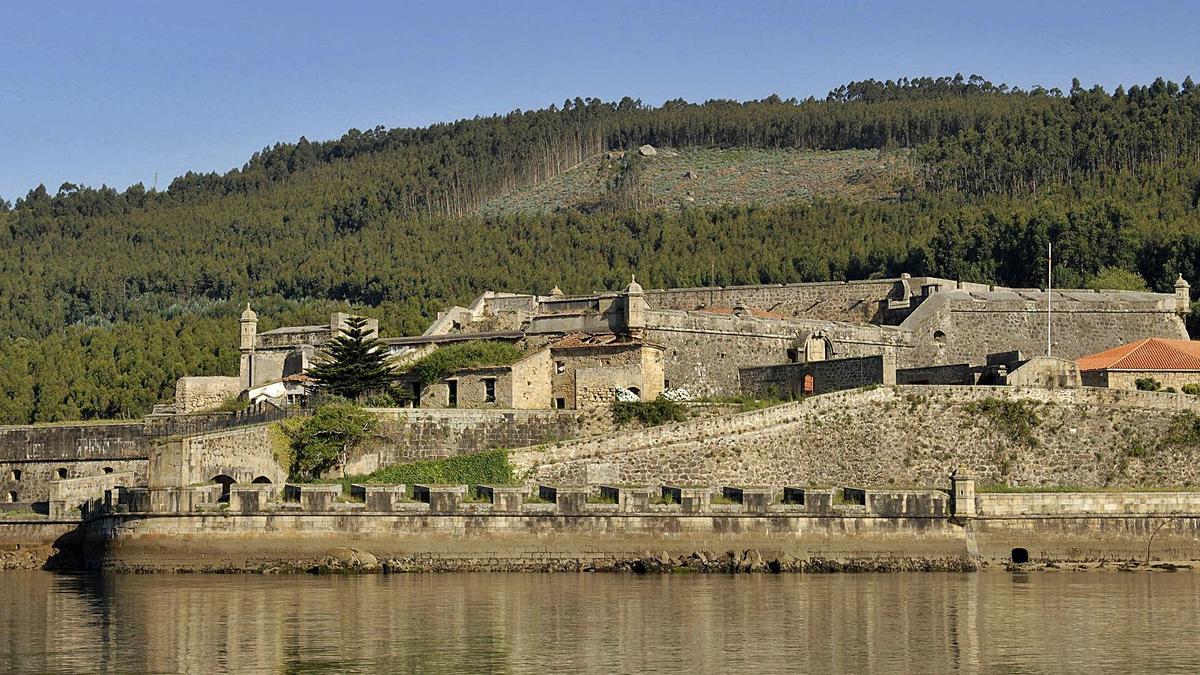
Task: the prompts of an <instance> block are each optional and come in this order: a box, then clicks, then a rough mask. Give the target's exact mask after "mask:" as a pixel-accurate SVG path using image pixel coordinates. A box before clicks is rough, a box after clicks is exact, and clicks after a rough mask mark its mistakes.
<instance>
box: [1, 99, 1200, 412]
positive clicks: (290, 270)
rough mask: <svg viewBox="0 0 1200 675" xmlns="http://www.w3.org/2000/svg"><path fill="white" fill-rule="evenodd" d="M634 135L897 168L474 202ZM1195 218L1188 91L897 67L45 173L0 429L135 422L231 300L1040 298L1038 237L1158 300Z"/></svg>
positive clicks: (8, 349) (626, 144) (11, 279)
mask: <svg viewBox="0 0 1200 675" xmlns="http://www.w3.org/2000/svg"><path fill="white" fill-rule="evenodd" d="M644 143H649V144H652V145H655V146H659V147H666V148H675V149H678V150H680V151H687V150H688V149H694V150H696V151H698V152H700V151H701V149H726V150H728V149H735V148H741V149H754V150H755V151H756V152H758V151H763V152H774V151H780V152H783V151H789V152H792V151H810V150H811V151H826V150H839V151H840V150H858V151H873V152H874V153H876V154H875V155H874V156H875V157H888V156H902V157H904V158H905V159H904V161H905V162H906V163H908V164H909V166H910V170H906V171H904V172H900V173H897V174H896V176H894V177H893V178H894V179H895V180H892V181H891V182H890V183H889V186H890V187H889V189H888V190H886V191H885V192H886V194H884V192H879V193H878V194H872V195H861V194H857V195H850V196H848V195H847V194H844V193H843V191H839V190H832V191H830V192H829V193H827V194H809V195H795V196H797V197H798V198H797V199H796V200H795V201H788V200H786V199H782V200H780V199H771V200H763V199H758V198H756V199H746V200H742V201H739V202H737V203H730V204H723V203H715V202H714V201H712V200H708V199H706V200H700V199H697V200H696V201H697V202H698V203H696V204H692V203H690V202H688V203H678V200H676V203H672V204H671V205H670V206H667V207H664V205H663V202H661V201H654V200H646V199H644V198H643V197H644V195H646V194H647V193H648V191H649V190H650V187H648V186H650V185H651V183H648V182H647V181H648V180H649V179H648V178H647V177H648V176H653V172H654V167H653V166H651V165H649V164H647V161H649V162H652V161H654V158H646V160H647V161H642V160H641V159H639V158H638V157H637V155H636V153H626V155H625V158H623V159H621V160H620V161H619V162H618V164H617V165H616V166H607V167H606V168H603V169H601V168H597V171H603V172H604V173H602V174H600V175H598V176H597V179H596V181H597V184H598V185H599V186H601V189H600V191H599V193H598V198H597V199H595V200H593V201H591V202H590V203H587V204H578V205H576V207H568V208H557V209H555V210H553V211H548V212H545V213H538V212H537V209H536V208H534V209H530V208H528V204H525V205H524V206H522V208H520V209H500V210H493V211H489V209H487V208H485V205H487V204H489V203H491V204H495V203H497V202H496V201H495V200H502V199H506V198H509V197H506V196H511V195H517V194H537V192H536V190H537V187H538V186H542V185H546V184H548V182H549V181H552V180H554V179H556V178H558V177H559V176H561V175H562V174H563V173H564V172H566V171H568V170H569V169H571V168H572V167H578V166H580V165H581V163H583V162H585V161H591V159H593V158H596V157H600V156H604V155H605V153H608V152H609V151H619V150H632V149H635V148H637V147H638V146H639V145H641V144H644ZM889 180H891V178H889ZM876 196H878V197H885V198H883V199H877V198H875V197H876ZM730 201H733V200H730ZM755 202H759V203H757V204H756V203H755ZM535 206H536V204H535ZM561 206H562V205H561V204H546V205H545V207H546V208H547V209H550V208H553V207H561ZM1198 208H1200V91H1197V88H1196V87H1195V86H1193V84H1192V82H1191V80H1190V79H1188V80H1185V81H1184V83H1183V84H1182V85H1177V84H1174V83H1171V82H1164V81H1162V80H1157V81H1155V82H1154V83H1152V84H1150V85H1148V86H1137V87H1131V88H1130V89H1129V90H1122V89H1118V90H1116V91H1113V92H1106V91H1104V90H1102V89H1100V88H1092V89H1083V88H1081V87H1079V86H1078V85H1076V86H1074V87H1073V88H1072V89H1071V90H1070V91H1068V92H1060V91H1057V90H1049V91H1047V90H1043V89H1040V88H1035V89H1033V90H1030V91H1023V90H1016V89H1009V88H1007V87H1004V86H1003V85H1000V86H996V85H992V84H991V83H989V82H987V81H985V80H983V79H982V78H978V77H972V78H969V79H968V78H961V77H955V78H938V79H931V78H920V79H916V80H901V81H899V82H877V81H866V82H856V83H851V84H849V85H846V86H844V87H840V88H839V89H837V90H835V91H833V92H830V94H829V96H828V97H826V99H824V100H812V99H809V100H804V101H797V100H794V99H789V100H782V99H780V98H778V97H774V96H773V97H770V98H768V99H765V100H762V101H751V102H744V103H742V102H735V101H710V102H707V103H703V104H691V103H686V102H684V101H669V102H667V103H665V104H663V105H662V106H658V107H650V106H645V105H642V104H641V103H639V102H637V101H633V100H630V99H624V100H622V101H620V102H616V103H607V102H603V101H599V100H595V99H573V100H569V101H566V102H564V103H563V105H562V106H552V107H550V108H547V109H544V110H538V111H531V112H523V111H515V112H513V113H509V114H507V115H503V116H493V117H487V118H476V119H472V120H462V121H459V122H454V123H450V124H442V125H435V126H433V127H429V128H424V129H393V130H386V129H382V128H377V129H374V130H370V131H367V132H359V131H355V130H352V131H350V132H349V133H347V134H346V135H344V136H343V137H342V138H340V139H338V140H335V141H327V142H309V141H307V140H305V139H301V140H300V141H299V142H298V143H294V144H278V145H275V146H273V147H271V148H267V149H265V150H263V151H262V152H260V153H258V154H256V155H255V156H254V157H252V158H251V159H250V161H248V162H247V163H246V165H245V166H243V167H242V168H239V169H236V170H233V171H230V172H229V173H227V174H224V175H217V174H187V175H184V176H181V177H179V178H177V179H175V180H174V181H173V182H172V183H171V185H170V187H169V188H168V189H167V190H166V191H164V192H154V191H147V190H145V189H144V188H143V187H142V186H140V185H137V186H134V187H131V188H129V189H128V190H126V191H124V192H117V191H115V190H112V189H109V188H99V189H92V188H86V187H79V186H75V185H71V184H64V185H63V186H61V187H60V188H58V189H57V190H56V191H54V192H51V191H48V190H47V189H45V188H44V187H38V188H36V189H34V190H31V191H30V192H29V193H28V194H27V195H26V196H24V197H22V198H20V199H17V200H16V203H15V204H11V205H10V204H7V203H0V239H3V240H4V241H3V246H0V370H3V371H4V373H3V375H4V376H3V377H0V421H2V422H13V423H15V422H25V421H31V420H36V421H49V420H58V419H67V418H75V417H84V418H91V417H113V416H133V415H138V414H141V413H143V412H145V411H146V410H148V408H149V406H150V404H152V403H153V402H154V401H156V400H160V399H161V398H165V397H168V396H169V395H170V391H171V387H172V386H173V383H174V379H175V378H176V377H178V376H179V375H181V374H184V373H191V374H216V373H229V372H232V371H233V370H234V369H235V368H236V358H234V349H233V348H234V346H235V341H236V321H235V319H236V314H237V305H238V303H241V302H245V301H246V300H252V301H253V302H254V303H255V306H256V309H258V310H259V314H260V316H262V317H263V318H264V324H266V325H267V327H270V326H271V325H277V324H279V323H290V322H291V321H294V320H301V319H304V320H309V319H311V320H323V317H322V315H323V314H326V313H327V312H328V311H329V309H331V308H332V307H334V306H341V307H344V306H346V304H350V305H353V306H355V307H361V308H374V309H373V311H372V313H373V314H376V315H378V316H380V318H381V319H382V322H383V324H384V327H385V329H386V330H387V331H389V332H391V333H397V332H414V331H419V330H420V329H422V328H423V327H424V324H425V322H426V321H427V320H428V318H429V317H431V316H432V315H433V313H434V312H436V310H437V309H438V308H440V307H441V306H443V305H444V304H446V303H449V302H465V301H468V300H469V299H471V298H472V297H474V296H475V295H477V294H478V293H479V292H480V291H482V290H485V289H497V290H513V291H531V290H542V291H545V290H547V289H549V288H551V287H552V286H554V285H555V284H558V285H560V286H561V287H562V288H563V289H564V290H566V291H567V292H573V291H584V290H591V289H596V288H616V287H618V286H619V285H620V284H622V283H623V282H624V281H626V280H627V279H628V274H629V273H630V272H633V271H636V272H637V274H638V275H639V277H641V278H643V279H646V280H647V282H648V283H649V284H651V285H655V286H673V285H685V286H686V285H698V284H705V283H710V282H715V283H720V284H726V283H760V282H791V281H810V280H824V279H843V278H862V277H867V276H871V275H894V274H898V273H900V272H901V271H909V272H912V273H914V274H935V275H941V276H948V277H952V278H953V277H961V278H964V279H971V280H977V281H993V282H996V283H1004V284H1011V285H1020V286H1036V285H1040V284H1042V283H1044V280H1043V279H1042V278H1041V274H1042V272H1041V271H1040V270H1041V267H1040V265H1039V264H1038V261H1040V260H1041V259H1042V255H1043V251H1044V249H1045V245H1046V242H1047V241H1049V240H1051V239H1053V241H1054V242H1055V244H1056V251H1058V263H1057V266H1056V269H1055V283H1056V284H1058V285H1069V286H1076V285H1084V284H1088V283H1089V282H1094V283H1098V281H1094V280H1095V279H1097V275H1100V276H1099V277H1098V278H1099V280H1109V279H1121V280H1122V283H1138V282H1139V280H1138V279H1137V277H1135V276H1134V274H1136V275H1140V277H1141V278H1142V279H1143V280H1144V281H1145V283H1147V284H1148V285H1149V286H1151V287H1154V288H1158V289H1164V290H1165V289H1167V288H1169V286H1170V283H1171V281H1173V280H1174V275H1175V274H1176V273H1177V272H1182V273H1183V274H1184V275H1185V276H1188V277H1189V278H1191V279H1192V280H1193V281H1195V280H1196V279H1197V274H1198V273H1200V257H1198V253H1200V219H1198V218H1197V210H1198ZM497 211H503V212H504V213H498V212H497ZM483 214H486V215H483ZM713 269H715V278H710V276H712V272H711V271H710V270H713ZM1121 270H1124V271H1125V272H1127V273H1124V274H1123V273H1121V272H1120V271H1121ZM1130 273H1132V274H1130Z"/></svg>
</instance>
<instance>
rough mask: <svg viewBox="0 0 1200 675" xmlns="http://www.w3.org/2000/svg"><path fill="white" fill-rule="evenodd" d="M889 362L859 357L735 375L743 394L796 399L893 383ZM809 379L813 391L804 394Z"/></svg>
mask: <svg viewBox="0 0 1200 675" xmlns="http://www.w3.org/2000/svg"><path fill="white" fill-rule="evenodd" d="M889 360H890V357H885V356H862V357H857V358H849V359H831V360H828V361H811V362H809V363H785V364H783V365H778V366H762V367H758V368H742V369H740V370H739V371H738V372H739V377H740V379H741V389H742V393H743V394H750V395H753V396H760V397H766V398H799V397H800V396H802V395H805V394H806V393H807V394H826V393H829V392H834V391H842V390H844V389H857V388H859V387H865V386H869V385H873V384H895V383H896V367H895V364H894V363H890V362H889ZM809 377H811V378H812V379H811V383H812V389H811V390H810V391H807V392H806V391H805V389H804V386H805V385H804V383H805V378H809Z"/></svg>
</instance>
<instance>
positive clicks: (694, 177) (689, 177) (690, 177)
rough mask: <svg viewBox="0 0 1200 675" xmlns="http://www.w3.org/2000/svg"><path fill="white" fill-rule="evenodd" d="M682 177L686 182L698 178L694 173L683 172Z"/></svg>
mask: <svg viewBox="0 0 1200 675" xmlns="http://www.w3.org/2000/svg"><path fill="white" fill-rule="evenodd" d="M683 177H684V178H686V179H687V180H696V178H698V177H699V176H698V175H697V174H696V172H695V171H686V172H684V174H683Z"/></svg>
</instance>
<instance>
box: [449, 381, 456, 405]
mask: <svg viewBox="0 0 1200 675" xmlns="http://www.w3.org/2000/svg"><path fill="white" fill-rule="evenodd" d="M446 405H448V406H450V407H451V408H457V407H458V380H446Z"/></svg>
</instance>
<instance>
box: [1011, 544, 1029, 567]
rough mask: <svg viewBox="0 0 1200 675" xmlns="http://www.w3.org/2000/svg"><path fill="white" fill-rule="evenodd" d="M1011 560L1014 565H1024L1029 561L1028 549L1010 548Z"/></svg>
mask: <svg viewBox="0 0 1200 675" xmlns="http://www.w3.org/2000/svg"><path fill="white" fill-rule="evenodd" d="M1012 561H1013V564H1014V565H1024V564H1025V563H1027V562H1029V549H1025V548H1014V549H1013V550H1012Z"/></svg>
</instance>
